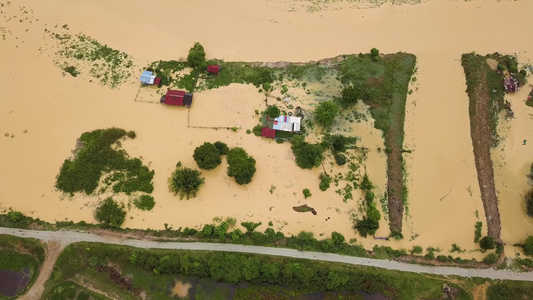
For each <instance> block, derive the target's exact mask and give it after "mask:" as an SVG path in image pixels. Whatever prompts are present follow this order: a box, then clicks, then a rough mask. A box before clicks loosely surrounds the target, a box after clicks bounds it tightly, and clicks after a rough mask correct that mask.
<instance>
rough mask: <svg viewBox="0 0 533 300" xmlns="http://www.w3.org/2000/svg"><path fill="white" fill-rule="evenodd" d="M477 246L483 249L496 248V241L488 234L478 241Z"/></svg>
mask: <svg viewBox="0 0 533 300" xmlns="http://www.w3.org/2000/svg"><path fill="white" fill-rule="evenodd" d="M479 247H481V249H483V250H489V249H494V248H496V242H495V241H494V239H493V238H492V237H490V236H484V237H482V238H481V240H480V241H479Z"/></svg>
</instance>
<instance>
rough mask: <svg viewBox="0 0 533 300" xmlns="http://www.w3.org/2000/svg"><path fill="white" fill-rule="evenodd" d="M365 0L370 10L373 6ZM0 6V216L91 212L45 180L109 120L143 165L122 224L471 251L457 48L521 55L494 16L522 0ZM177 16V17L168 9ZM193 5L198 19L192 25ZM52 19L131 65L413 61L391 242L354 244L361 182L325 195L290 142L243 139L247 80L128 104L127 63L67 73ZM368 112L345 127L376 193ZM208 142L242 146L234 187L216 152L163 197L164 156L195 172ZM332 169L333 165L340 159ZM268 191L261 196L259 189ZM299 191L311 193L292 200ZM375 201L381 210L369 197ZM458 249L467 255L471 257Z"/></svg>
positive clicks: (89, 202) (474, 212)
mask: <svg viewBox="0 0 533 300" xmlns="http://www.w3.org/2000/svg"><path fill="white" fill-rule="evenodd" d="M413 2H417V1H413ZM368 3H370V5H368V6H372V7H374V6H375V5H374V4H375V3H376V2H375V1H368ZM0 4H2V5H1V7H0V11H1V13H0V53H1V55H0V64H1V65H2V66H3V69H4V72H2V73H0V90H1V95H2V99H1V100H0V134H1V135H0V163H1V164H2V168H1V169H0V208H1V209H2V210H6V209H8V208H12V209H14V210H18V211H21V212H23V213H24V214H27V215H30V216H33V217H38V218H40V219H43V220H46V221H50V222H54V221H58V220H66V219H68V220H73V221H75V222H77V221H81V220H85V221H88V222H94V207H95V206H96V204H97V203H98V202H99V201H101V200H103V199H104V198H105V196H106V195H100V196H83V195H76V196H75V197H74V198H69V197H67V196H65V195H63V194H62V193H60V192H58V191H57V190H56V189H55V188H54V185H55V178H56V176H57V175H58V173H59V168H60V166H61V165H62V163H63V161H64V160H65V159H67V158H68V157H69V155H70V154H71V151H72V150H73V149H74V148H75V146H76V139H77V138H79V136H80V135H81V133H83V132H85V131H91V130H94V129H97V128H108V127H112V126H116V127H120V128H124V129H125V130H134V131H135V132H136V133H137V138H136V139H135V140H132V141H126V142H124V143H123V147H124V148H125V149H126V150H127V152H128V153H129V154H130V155H131V156H132V157H142V159H143V161H144V162H145V163H146V164H147V165H148V166H149V167H150V168H151V169H154V170H155V177H154V187H155V190H154V193H153V196H154V198H155V201H156V205H155V208H154V209H153V210H152V211H149V212H146V211H140V210H136V209H135V208H132V209H131V210H130V211H129V212H128V215H127V220H126V222H125V224H124V226H127V227H132V228H154V229H163V228H164V224H165V223H167V224H168V225H169V226H172V227H174V228H178V227H185V226H188V227H195V228H199V227H201V226H202V225H203V224H206V223H211V222H212V220H213V218H216V217H223V218H225V217H235V218H236V219H237V220H238V221H239V222H241V221H254V222H259V221H261V222H263V226H262V227H260V228H259V230H264V228H265V227H266V224H267V223H268V222H270V221H272V222H273V224H274V227H275V228H276V229H279V230H282V231H283V232H284V233H286V234H296V233H298V232H299V231H301V230H306V231H312V232H313V233H314V234H315V236H316V237H320V236H322V235H324V236H329V235H330V233H331V232H332V231H338V232H340V233H342V234H344V235H345V237H346V238H347V240H350V239H352V238H357V239H358V242H360V243H362V244H363V245H365V247H367V248H369V249H370V248H371V247H373V246H374V245H375V244H385V245H390V246H392V247H398V248H406V249H410V248H411V247H412V246H414V245H420V246H422V247H423V248H426V247H428V246H432V247H435V248H437V247H438V248H441V249H442V254H446V255H447V254H449V253H448V252H449V250H450V248H451V244H454V243H456V244H457V245H459V246H460V247H461V248H463V249H465V250H474V249H477V248H478V247H477V246H476V245H475V244H474V243H473V238H474V224H475V222H476V221H482V222H484V220H485V216H484V212H483V206H482V204H481V199H480V194H479V187H478V185H477V178H476V170H475V167H474V158H473V153H472V144H471V141H470V138H469V119H468V98H467V95H466V93H465V89H466V85H465V79H464V74H463V69H462V67H461V65H460V56H461V54H462V53H465V52H471V51H476V52H478V53H490V52H495V51H499V52H502V53H510V54H514V53H517V54H518V56H519V59H520V61H522V62H527V61H532V60H533V56H532V55H533V53H526V51H527V50H528V49H529V48H530V42H529V41H528V40H527V39H525V38H523V37H524V36H528V35H530V34H531V33H532V32H531V31H532V29H531V28H530V27H527V26H526V27H524V28H521V30H519V31H518V30H511V31H509V30H506V29H505V27H504V26H502V25H501V23H499V22H496V21H495V20H497V19H498V18H500V16H502V15H506V16H511V15H512V16H513V18H516V19H517V20H526V19H529V12H530V11H531V9H532V8H533V3H532V2H530V1H481V0H477V1H468V2H463V1H461V2H459V1H451V0H450V1H437V0H434V1H431V0H428V1H422V3H420V4H415V5H405V4H404V5H392V4H390V3H387V4H384V5H381V6H379V7H374V8H368V9H361V8H360V6H357V5H354V4H353V3H351V2H339V3H335V4H329V5H325V4H324V5H320V4H318V5H314V6H313V5H310V2H308V1H290V0H274V1H267V0H261V1H259V2H256V3H254V5H250V3H249V2H247V1H244V0H236V1H218V2H216V3H213V2H212V1H207V0H199V1H194V2H186V3H181V2H175V1H167V0H161V1H159V2H158V3H157V5H154V6H152V7H151V8H150V9H149V10H147V9H146V7H145V5H144V4H142V3H132V2H130V1H125V0H117V1H113V2H108V1H103V0H97V1H90V2H86V1H85V2H84V1H70V2H68V3H65V2H64V1H60V0H50V1H46V2H42V1H32V0H21V1H16V2H15V1H12V2H7V1H5V0H2V1H0ZM368 6H367V5H365V7H368ZM177 11H179V12H180V16H181V17H180V18H175V17H174V15H175V12H177ZM198 12H201V18H202V20H203V21H202V22H201V23H200V24H198V18H199V13H198ZM95 15H97V16H99V17H98V18H94V16H95ZM221 15H223V17H221ZM193 24H194V25H193ZM443 24H446V26H443ZM65 25H66V27H65ZM66 28H68V32H71V33H72V34H76V33H78V32H82V33H83V34H85V35H88V36H90V37H92V38H94V39H96V40H98V41H99V42H100V43H101V44H107V45H108V46H109V47H112V48H114V49H118V50H120V51H123V52H125V53H128V54H129V55H131V57H132V59H133V64H134V66H133V67H132V69H133V70H134V71H135V72H137V73H140V71H141V67H142V66H145V65H147V64H148V63H149V62H152V61H157V60H160V59H162V60H170V59H180V58H181V59H183V58H184V57H186V55H187V51H188V50H189V48H190V47H191V46H192V45H193V44H194V42H197V41H198V42H201V43H202V44H203V45H204V47H205V48H206V51H207V55H208V58H212V57H217V58H222V59H224V60H226V61H258V62H263V61H271V62H275V61H296V62H298V61H304V62H305V61H317V60H320V59H324V58H329V57H334V56H336V55H339V54H350V53H359V52H364V53H366V52H368V51H369V50H370V49H371V48H372V47H376V48H378V49H380V51H381V52H382V53H395V52H398V51H405V52H409V53H413V54H415V55H416V56H417V60H418V67H417V68H418V69H417V73H416V74H415V77H416V80H415V79H413V82H412V84H411V87H410V88H411V89H412V94H410V95H409V96H408V100H407V111H406V125H405V131H406V134H405V146H404V148H405V149H407V150H412V152H411V153H410V154H409V153H404V158H405V161H406V162H405V165H406V172H407V179H406V181H407V186H408V188H409V200H408V213H407V214H406V216H405V220H404V236H405V238H404V240H401V241H382V240H374V239H371V238H367V239H363V238H361V237H360V236H359V235H357V234H356V233H355V231H354V230H353V229H352V226H353V224H352V221H351V219H350V216H351V214H353V213H357V210H358V203H359V202H358V201H357V199H359V197H361V195H358V194H357V193H359V191H355V192H354V199H356V200H353V201H347V202H344V201H343V199H342V197H341V196H339V195H338V194H336V193H335V189H336V188H330V189H329V190H328V191H326V192H321V191H319V190H318V184H319V173H320V172H321V170H319V169H317V168H315V169H313V170H302V169H300V168H298V167H297V166H296V165H295V163H294V157H293V154H292V152H291V150H290V145H289V144H288V143H285V144H277V143H275V142H274V141H269V140H265V139H260V138H257V137H255V136H254V135H253V134H246V130H247V129H252V127H253V126H255V125H256V124H257V121H258V120H257V116H256V115H255V114H254V110H256V109H260V108H261V107H262V105H264V94H261V93H259V92H258V91H257V89H256V88H255V87H253V86H251V85H240V84H232V85H230V86H228V87H223V88H220V89H217V90H210V91H205V92H200V93H197V94H195V98H194V99H195V100H194V101H195V102H194V103H193V107H192V108H191V111H190V115H188V111H187V110H186V109H184V108H176V107H165V106H162V105H160V104H154V103H146V102H140V101H134V100H135V98H136V96H137V94H138V91H139V83H138V79H137V73H135V72H134V75H133V76H132V77H130V78H129V79H127V80H126V82H125V83H124V84H122V85H121V86H120V87H119V89H110V88H109V87H108V86H102V85H99V84H98V83H97V82H98V81H97V80H96V79H94V78H92V77H89V76H86V75H85V74H81V75H80V76H78V77H72V76H70V75H69V74H66V73H65V72H64V71H62V70H61V69H60V68H58V67H57V60H58V56H57V55H56V47H57V41H56V40H54V39H53V38H52V37H50V32H59V31H61V32H63V31H67V29H66ZM474 36H475V37H476V38H472V37H474ZM60 63H61V61H60ZM91 81H92V82H91ZM313 88H314V87H313V86H310V87H309V89H313ZM338 89H339V86H336V85H335V83H334V82H332V83H331V88H330V89H329V92H324V93H323V95H322V96H321V97H324V98H328V97H331V96H334V94H335V93H334V92H331V91H337V90H338ZM278 92H279V90H278ZM289 92H291V93H293V95H296V96H298V95H300V97H299V98H301V99H302V100H305V96H308V94H305V93H302V91H301V89H300V90H299V89H297V88H294V89H292V88H290V87H289ZM526 94H527V92H526V91H525V90H523V91H521V92H520V93H517V94H516V95H514V96H510V97H509V99H510V101H512V103H513V107H514V109H515V112H516V117H517V118H516V119H513V120H511V121H509V122H502V126H501V130H502V132H503V134H502V136H503V137H504V140H503V141H502V143H501V144H500V146H499V147H498V148H497V149H495V150H494V152H493V160H494V163H495V173H496V185H497V189H498V191H499V198H500V209H501V215H502V228H503V229H502V239H503V240H504V241H505V242H508V243H516V242H521V241H522V240H523V239H524V238H525V235H526V234H527V233H529V232H531V229H532V228H533V222H532V221H531V220H530V219H529V217H527V216H526V215H525V212H524V209H525V204H524V201H523V195H524V193H526V191H527V190H528V189H529V186H528V185H527V178H526V177H525V175H526V174H527V173H528V172H529V166H530V164H531V162H533V159H532V158H530V157H531V156H530V155H529V153H530V151H528V149H529V147H531V146H530V145H529V144H527V145H524V146H522V145H521V144H522V141H523V140H524V139H527V140H529V141H531V142H532V143H533V131H532V130H531V128H533V127H532V126H531V125H533V124H531V122H532V119H531V116H530V114H531V113H533V111H532V109H531V108H530V107H526V106H525V105H524V104H523V101H524V100H525V95H526ZM158 95H159V94H158V93H157V92H149V93H145V94H142V95H141V96H142V97H144V98H150V99H152V98H153V97H155V101H154V102H156V103H157V102H158V101H159V99H158V98H157V96H158ZM144 98H143V99H144ZM150 101H152V100H150ZM150 101H149V102H150ZM311 107H312V106H310V108H311ZM360 110H361V112H364V111H365V108H364V107H361V108H360ZM188 118H189V123H190V124H191V125H206V126H229V127H233V126H235V127H238V128H239V130H237V132H233V131H231V130H220V129H219V130H212V129H203V128H187V124H188ZM367 120H368V121H365V122H361V123H357V122H355V123H350V126H349V127H348V128H349V130H352V131H353V135H354V136H359V137H360V138H361V142H360V144H358V145H359V146H362V147H366V148H369V149H370V152H369V153H368V156H367V158H366V160H365V165H366V170H367V172H368V173H369V175H370V177H371V179H372V181H373V182H374V183H375V184H376V186H377V189H376V200H377V199H378V198H380V197H381V196H382V195H383V193H384V191H385V183H386V180H387V179H386V167H385V166H386V163H385V160H386V156H385V154H384V153H383V152H381V153H380V152H378V151H377V148H383V147H384V146H383V139H382V137H381V132H380V131H378V130H376V129H374V128H373V126H372V120H371V118H370V119H367ZM339 130H340V129H339ZM217 140H221V141H224V142H226V143H227V144H228V146H230V147H235V146H240V147H243V148H244V149H246V151H247V152H248V153H249V154H250V155H252V156H253V157H254V158H255V159H256V160H257V172H256V174H255V177H254V179H253V181H252V183H251V184H249V185H247V186H244V187H242V186H239V185H237V184H235V182H234V180H233V179H230V178H229V177H227V176H226V168H227V165H226V162H225V161H223V163H222V165H220V166H219V167H218V168H216V169H215V170H212V171H208V172H205V171H203V172H202V174H203V175H204V176H205V177H206V183H205V185H204V186H203V187H202V189H201V190H200V192H199V194H198V197H197V198H194V199H190V200H188V201H185V200H182V201H180V200H179V198H178V197H174V196H173V195H172V194H171V193H169V192H168V189H167V178H168V177H169V176H170V174H171V173H172V171H173V170H174V166H175V165H176V163H177V162H178V161H181V162H182V163H183V165H184V166H186V167H196V164H195V162H194V160H193V159H192V153H193V151H194V148H196V147H197V146H198V145H200V144H202V143H203V142H205V141H211V142H214V141H217ZM532 145H533V144H532ZM332 161H333V160H332V158H328V160H326V163H325V165H326V166H328V168H329V166H331V164H330V163H331V162H332ZM330 168H331V171H332V172H337V171H339V170H338V169H340V167H337V166H331V167H330ZM272 186H275V190H274V191H273V192H272V193H271V192H270V191H271V189H272ZM304 188H309V189H310V190H311V192H312V193H313V196H312V197H310V198H307V199H304V197H303V195H302V190H303V189H304ZM380 194H381V196H380ZM121 200H123V201H127V200H128V199H127V198H126V197H123V199H121ZM303 204H307V205H308V206H310V207H313V208H314V209H315V210H316V211H317V215H316V216H315V215H313V214H311V213H305V214H303V213H298V212H295V211H294V210H293V209H292V207H294V206H300V205H303ZM378 207H379V209H380V210H381V205H378ZM381 212H382V215H383V211H382V210H381ZM380 225H381V226H380V229H379V231H378V233H377V234H376V236H388V234H389V231H388V225H387V222H386V220H384V219H383V218H382V220H381V223H380ZM484 230H486V227H484ZM454 255H455V254H454ZM461 256H464V257H476V258H480V257H482V254H481V253H479V252H470V253H469V252H466V253H463V254H461Z"/></svg>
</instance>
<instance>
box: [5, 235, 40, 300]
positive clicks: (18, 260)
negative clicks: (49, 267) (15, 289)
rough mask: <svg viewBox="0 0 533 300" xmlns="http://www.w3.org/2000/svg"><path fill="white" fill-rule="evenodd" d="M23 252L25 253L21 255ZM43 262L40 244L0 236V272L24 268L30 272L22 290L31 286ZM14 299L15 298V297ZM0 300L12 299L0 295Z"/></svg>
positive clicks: (29, 240) (32, 240)
mask: <svg viewBox="0 0 533 300" xmlns="http://www.w3.org/2000/svg"><path fill="white" fill-rule="evenodd" d="M22 251H23V252H25V253H22ZM43 261H44V249H43V247H42V246H41V244H40V243H39V242H38V241H37V240H34V239H23V238H19V237H14V236H9V235H0V270H11V271H14V272H20V271H22V270H23V269H24V268H28V269H29V270H30V280H29V282H28V285H27V286H26V288H25V289H24V290H22V291H21V292H19V293H17V295H19V294H21V293H22V292H24V291H26V290H28V289H29V287H31V286H32V285H33V283H34V282H35V280H36V279H37V275H39V268H40V265H41V264H42V262H43ZM15 298H16V297H15ZM0 299H14V298H8V297H4V296H2V295H0Z"/></svg>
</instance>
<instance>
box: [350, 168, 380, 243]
mask: <svg viewBox="0 0 533 300" xmlns="http://www.w3.org/2000/svg"><path fill="white" fill-rule="evenodd" d="M360 187H361V189H362V190H363V191H365V203H366V216H364V217H363V219H362V220H357V221H356V222H355V226H354V227H355V229H356V230H357V231H358V232H359V234H360V235H361V236H362V237H367V235H374V234H375V233H376V231H377V230H378V229H379V220H381V214H380V213H379V210H378V209H377V208H376V203H375V202H374V198H375V195H374V192H372V190H371V189H372V188H374V185H373V184H372V182H371V181H370V179H369V178H368V175H367V174H365V175H364V176H363V180H362V182H361V184H360Z"/></svg>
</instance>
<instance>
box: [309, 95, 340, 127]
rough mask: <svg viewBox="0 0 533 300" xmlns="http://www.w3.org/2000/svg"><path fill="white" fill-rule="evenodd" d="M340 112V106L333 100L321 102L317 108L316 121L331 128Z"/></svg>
mask: <svg viewBox="0 0 533 300" xmlns="http://www.w3.org/2000/svg"><path fill="white" fill-rule="evenodd" d="M338 114H339V107H338V106H337V104H335V103H334V102H332V101H324V102H320V104H319V105H318V106H317V107H316V109H315V119H316V122H317V123H318V124H320V125H322V127H324V128H329V127H331V125H333V123H334V122H335V118H336V117H337V115H338Z"/></svg>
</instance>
